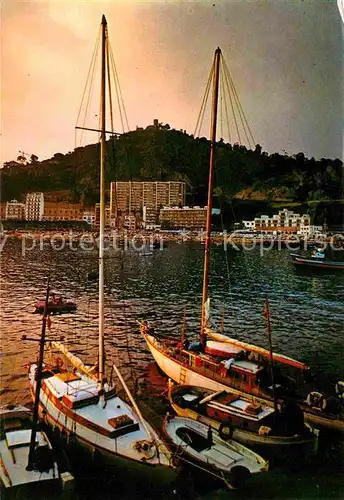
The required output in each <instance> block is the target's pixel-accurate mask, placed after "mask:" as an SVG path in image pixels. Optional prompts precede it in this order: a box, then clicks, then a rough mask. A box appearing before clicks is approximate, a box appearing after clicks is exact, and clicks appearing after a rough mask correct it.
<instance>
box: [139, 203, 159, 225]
mask: <svg viewBox="0 0 344 500" xmlns="http://www.w3.org/2000/svg"><path fill="white" fill-rule="evenodd" d="M158 218H159V212H158V211H157V210H156V208H150V207H146V206H144V207H143V209H142V227H143V228H144V229H145V228H147V227H148V226H149V227H151V226H154V225H155V224H156V223H157V221H158Z"/></svg>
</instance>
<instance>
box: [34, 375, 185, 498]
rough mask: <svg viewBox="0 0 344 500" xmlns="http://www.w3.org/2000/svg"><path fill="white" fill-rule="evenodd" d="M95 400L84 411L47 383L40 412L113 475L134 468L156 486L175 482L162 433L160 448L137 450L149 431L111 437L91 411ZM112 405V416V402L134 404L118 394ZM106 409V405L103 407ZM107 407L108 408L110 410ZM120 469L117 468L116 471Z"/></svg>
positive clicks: (109, 403) (74, 447)
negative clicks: (76, 408) (61, 396)
mask: <svg viewBox="0 0 344 500" xmlns="http://www.w3.org/2000/svg"><path fill="white" fill-rule="evenodd" d="M34 370H35V365H31V367H30V369H29V379H30V386H31V392H32V395H34V383H33V377H34ZM99 404H101V403H100V402H99V403H96V404H93V405H92V404H91V405H89V406H87V407H86V409H85V411H84V412H83V415H84V416H82V415H80V412H79V413H77V412H75V411H73V410H72V409H70V408H68V407H66V406H65V405H64V404H63V402H62V398H59V397H56V396H55V395H54V394H52V393H51V392H50V391H49V389H48V387H47V386H46V385H45V384H44V383H43V385H42V389H41V394H40V405H39V412H40V417H41V418H42V420H44V422H45V423H46V424H47V425H49V426H50V427H51V428H52V429H53V430H54V432H55V433H57V434H59V436H60V437H62V438H64V439H65V441H66V443H67V444H68V449H70V448H71V449H72V450H73V451H74V452H76V451H77V450H79V451H80V450H83V451H84V452H85V453H84V454H85V458H87V457H88V458H89V460H90V459H92V460H93V461H94V460H95V461H96V463H97V466H98V465H99V466H103V467H107V468H110V469H112V467H113V468H114V470H115V472H113V471H112V472H111V474H112V475H117V474H119V471H120V470H122V471H128V472H130V471H134V472H135V475H134V476H133V478H134V479H131V480H135V481H136V480H137V481H138V482H141V481H142V482H144V481H148V483H149V484H150V485H152V484H154V482H156V488H164V487H166V486H168V485H171V484H172V483H173V482H174V480H175V475H176V470H175V467H174V465H173V463H172V455H171V454H170V451H169V450H168V448H166V447H165V445H164V444H163V443H162V441H161V440H160V439H159V437H158V436H157V435H156V433H154V431H153V429H152V428H150V429H151V431H152V435H155V436H156V439H157V441H158V442H159V443H160V446H159V449H158V451H157V450H156V448H155V447H154V448H152V449H148V450H147V451H144V449H142V450H139V451H137V449H136V448H135V447H134V445H135V444H136V443H139V442H142V443H143V442H144V441H145V439H146V440H147V435H146V434H145V433H144V431H143V430H142V428H141V427H137V429H133V431H132V432H131V433H130V439H129V440H127V441H126V435H125V434H123V435H121V433H119V435H118V436H117V437H111V436H110V435H109V432H108V431H107V430H106V429H105V428H104V427H102V426H99V425H96V424H95V423H94V422H92V418H91V414H92V412H94V411H95V410H96V407H97V405H99ZM106 404H107V406H108V407H109V410H108V411H109V417H110V415H113V412H111V406H112V407H115V408H119V407H120V406H121V407H122V408H123V409H124V413H128V414H129V411H130V407H129V406H128V405H126V403H124V402H123V401H122V400H121V399H120V398H117V397H115V398H114V400H113V401H111V400H109V401H107V403H106ZM102 411H104V408H102ZM106 411H107V410H106V407H105V412H106ZM74 455H75V453H74ZM116 471H117V472H116Z"/></svg>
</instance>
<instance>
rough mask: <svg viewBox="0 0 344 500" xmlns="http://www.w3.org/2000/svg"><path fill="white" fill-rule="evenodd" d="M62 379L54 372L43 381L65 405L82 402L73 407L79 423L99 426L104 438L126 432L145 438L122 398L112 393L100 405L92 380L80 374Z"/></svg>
mask: <svg viewBox="0 0 344 500" xmlns="http://www.w3.org/2000/svg"><path fill="white" fill-rule="evenodd" d="M62 378H63V377H60V376H59V375H55V376H53V377H50V378H48V379H46V380H45V384H46V385H47V388H48V389H49V390H50V391H51V392H52V394H53V395H54V396H55V397H56V398H58V399H59V400H62V401H63V402H64V403H65V404H66V405H67V406H69V407H70V405H69V404H68V403H75V402H76V403H79V404H80V403H82V405H81V406H80V407H78V406H76V407H73V412H75V414H76V415H77V416H78V417H79V422H80V423H82V424H84V425H86V426H87V427H91V428H93V429H98V430H100V429H101V430H102V431H103V434H104V435H107V436H108V437H119V436H120V435H121V434H126V433H128V432H135V433H137V439H144V438H145V437H146V434H145V433H144V432H143V431H142V429H140V425H139V423H138V419H137V417H136V415H135V414H134V412H133V411H132V410H131V408H130V406H129V405H127V404H126V403H125V402H124V401H123V400H122V399H120V398H119V397H117V396H113V397H112V398H110V399H107V401H106V404H105V407H104V402H101V401H99V398H98V386H97V382H96V381H94V380H93V379H91V378H89V377H87V376H84V375H82V376H78V377H76V378H73V379H72V380H70V381H68V382H66V381H64V380H62ZM67 380H68V378H67ZM141 434H142V436H141Z"/></svg>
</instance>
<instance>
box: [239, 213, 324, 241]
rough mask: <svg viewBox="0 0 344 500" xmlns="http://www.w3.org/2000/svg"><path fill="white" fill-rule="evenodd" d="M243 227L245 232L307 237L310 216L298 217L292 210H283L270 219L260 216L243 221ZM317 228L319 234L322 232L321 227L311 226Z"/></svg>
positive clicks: (309, 230)
mask: <svg viewBox="0 0 344 500" xmlns="http://www.w3.org/2000/svg"><path fill="white" fill-rule="evenodd" d="M243 225H244V227H245V229H247V230H253V231H256V232H259V233H260V234H274V235H277V234H298V235H307V236H310V234H311V232H312V231H311V229H310V228H311V225H310V216H309V215H307V214H305V215H300V214H298V213H295V212H293V211H292V210H288V209H286V208H285V209H283V210H280V211H279V212H278V214H275V215H273V216H272V217H270V216H269V215H261V216H260V217H255V219H254V220H253V221H248V220H244V221H243ZM312 227H313V228H317V230H319V231H320V232H321V231H322V230H323V228H322V226H312Z"/></svg>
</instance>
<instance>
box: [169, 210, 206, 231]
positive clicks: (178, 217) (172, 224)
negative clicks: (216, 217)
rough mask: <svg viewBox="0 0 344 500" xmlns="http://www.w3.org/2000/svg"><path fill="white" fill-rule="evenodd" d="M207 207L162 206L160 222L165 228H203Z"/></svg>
mask: <svg viewBox="0 0 344 500" xmlns="http://www.w3.org/2000/svg"><path fill="white" fill-rule="evenodd" d="M206 215H207V207H204V208H201V207H197V206H196V207H188V206H184V207H181V208H180V207H164V208H162V209H161V210H160V216H159V219H160V223H161V226H162V227H163V228H165V229H192V230H198V231H199V230H203V229H204V228H205V224H206Z"/></svg>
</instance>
